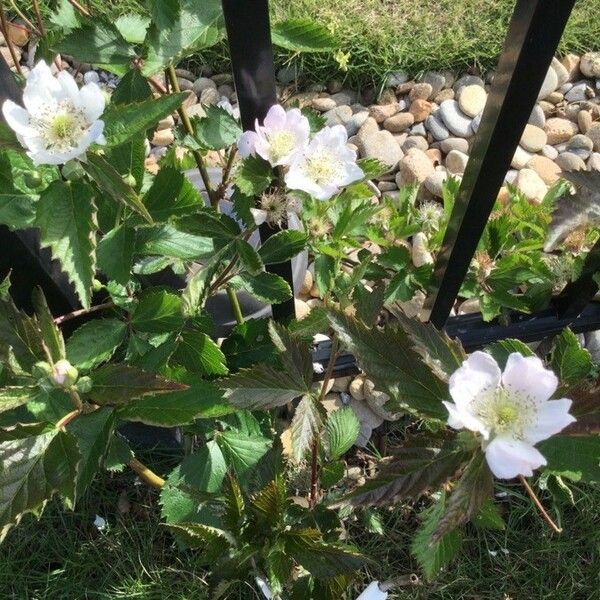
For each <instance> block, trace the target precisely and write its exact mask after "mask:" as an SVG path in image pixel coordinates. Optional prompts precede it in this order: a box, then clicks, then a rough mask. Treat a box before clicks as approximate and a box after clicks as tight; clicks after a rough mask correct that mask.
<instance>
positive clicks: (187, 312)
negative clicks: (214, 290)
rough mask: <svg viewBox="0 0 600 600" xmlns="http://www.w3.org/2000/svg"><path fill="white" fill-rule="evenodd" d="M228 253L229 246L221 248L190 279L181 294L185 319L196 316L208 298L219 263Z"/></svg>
mask: <svg viewBox="0 0 600 600" xmlns="http://www.w3.org/2000/svg"><path fill="white" fill-rule="evenodd" d="M228 251H229V246H226V247H225V248H222V249H221V250H219V251H218V252H217V253H215V254H214V255H213V257H212V258H211V259H210V260H209V261H208V262H207V263H206V264H204V265H203V266H202V267H200V269H199V270H198V271H196V273H194V274H193V275H192V277H190V279H189V281H188V283H187V285H186V287H185V289H184V290H183V292H182V294H181V306H182V310H183V314H184V316H186V317H193V316H195V315H197V314H198V313H199V312H200V311H201V310H202V308H204V303H205V302H206V299H207V298H208V294H209V291H210V285H211V283H212V280H213V278H214V277H215V275H216V274H217V271H218V270H219V267H220V266H221V261H222V260H223V258H224V257H225V256H226V254H227V252H228Z"/></svg>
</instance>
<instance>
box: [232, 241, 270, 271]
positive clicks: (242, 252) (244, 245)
mask: <svg viewBox="0 0 600 600" xmlns="http://www.w3.org/2000/svg"><path fill="white" fill-rule="evenodd" d="M235 249H236V251H237V253H238V254H239V257H240V262H241V263H242V265H243V266H244V267H245V268H246V270H247V271H248V273H249V274H250V275H258V274H259V273H261V272H262V271H264V269H265V265H264V264H263V261H262V259H261V258H260V255H259V254H258V252H257V251H256V250H255V249H254V248H253V247H252V246H251V245H250V244H249V243H248V242H247V241H246V240H241V239H238V240H236V241H235Z"/></svg>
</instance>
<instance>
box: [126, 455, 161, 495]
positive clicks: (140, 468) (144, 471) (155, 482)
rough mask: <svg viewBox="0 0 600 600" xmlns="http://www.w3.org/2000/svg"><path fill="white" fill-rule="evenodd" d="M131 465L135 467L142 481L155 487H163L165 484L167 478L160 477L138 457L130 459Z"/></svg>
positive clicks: (132, 467)
mask: <svg viewBox="0 0 600 600" xmlns="http://www.w3.org/2000/svg"><path fill="white" fill-rule="evenodd" d="M129 467H130V468H131V469H133V470H134V471H135V472H136V473H137V474H138V475H139V477H140V479H141V480H142V481H144V482H145V483H147V484H148V485H150V486H152V487H155V488H159V489H160V488H162V487H164V485H165V480H164V479H163V478H162V477H159V476H158V475H157V474H156V473H155V472H154V471H152V470H150V469H149V468H148V467H147V466H146V465H145V464H144V463H142V462H140V461H139V460H138V459H137V458H131V459H130V460H129Z"/></svg>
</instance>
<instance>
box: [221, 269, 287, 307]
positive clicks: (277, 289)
mask: <svg viewBox="0 0 600 600" xmlns="http://www.w3.org/2000/svg"><path fill="white" fill-rule="evenodd" d="M231 283H232V284H235V285H237V286H240V287H242V288H244V289H245V290H246V291H248V292H250V293H251V294H252V295H253V296H255V297H256V298H258V299H259V300H261V301H262V302H266V303H268V304H279V303H280V302H285V301H286V300H289V299H290V298H291V297H292V290H291V288H290V286H289V284H288V282H287V281H286V280H285V279H284V278H283V277H280V276H279V275H275V273H268V272H266V271H265V272H263V273H259V274H258V275H250V274H249V273H242V274H241V275H239V276H237V277H234V278H233V279H232V280H231Z"/></svg>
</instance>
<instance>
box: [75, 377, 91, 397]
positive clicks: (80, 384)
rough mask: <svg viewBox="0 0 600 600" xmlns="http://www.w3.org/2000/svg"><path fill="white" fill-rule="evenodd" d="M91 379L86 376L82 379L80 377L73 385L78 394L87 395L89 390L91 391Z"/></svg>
mask: <svg viewBox="0 0 600 600" xmlns="http://www.w3.org/2000/svg"><path fill="white" fill-rule="evenodd" d="M92 385H93V382H92V379H91V377H88V376H87V375H86V376H84V377H81V378H80V379H79V380H78V381H77V383H76V384H75V387H76V388H77V391H78V392H79V393H80V394H87V393H88V392H89V391H90V390H91V389H92Z"/></svg>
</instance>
